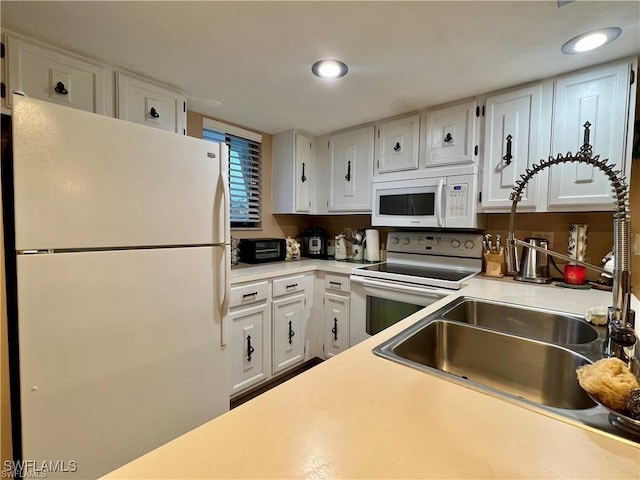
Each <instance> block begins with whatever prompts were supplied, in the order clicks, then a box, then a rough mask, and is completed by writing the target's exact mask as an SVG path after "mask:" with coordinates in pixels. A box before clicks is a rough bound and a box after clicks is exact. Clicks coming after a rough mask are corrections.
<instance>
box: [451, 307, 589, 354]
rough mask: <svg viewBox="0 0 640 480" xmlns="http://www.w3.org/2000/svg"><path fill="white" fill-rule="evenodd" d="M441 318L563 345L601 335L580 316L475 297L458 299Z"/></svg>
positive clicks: (586, 341)
mask: <svg viewBox="0 0 640 480" xmlns="http://www.w3.org/2000/svg"><path fill="white" fill-rule="evenodd" d="M441 317H442V318H444V319H447V320H455V321H458V322H464V323H468V324H471V325H477V326H479V327H485V328H490V329H492V330H498V331H500V332H506V333H512V334H514V335H519V336H523V337H527V338H533V339H536V340H541V341H543V342H550V343H556V344H563V345H575V344H583V343H589V342H593V341H594V340H596V339H597V338H598V331H597V330H596V329H595V328H593V327H592V326H591V325H589V324H588V323H587V322H585V321H584V317H580V316H578V315H571V314H568V313H561V312H554V311H551V310H544V309H540V308H524V307H519V306H515V305H510V304H506V303H500V302H492V301H488V300H479V299H476V298H468V297H462V298H461V299H458V301H457V302H455V303H454V304H452V306H451V308H449V309H448V310H446V311H444V312H442V315H441Z"/></svg>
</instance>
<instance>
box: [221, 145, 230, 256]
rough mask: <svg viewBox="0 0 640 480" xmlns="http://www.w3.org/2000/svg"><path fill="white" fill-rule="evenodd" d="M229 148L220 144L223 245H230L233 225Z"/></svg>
mask: <svg viewBox="0 0 640 480" xmlns="http://www.w3.org/2000/svg"><path fill="white" fill-rule="evenodd" d="M228 159H229V147H228V146H227V145H226V144H224V143H222V144H220V177H219V183H220V184H221V185H222V191H223V193H224V195H223V197H224V201H223V202H222V205H221V211H220V215H219V217H218V219H219V220H222V221H223V224H224V227H223V228H224V232H223V235H224V240H223V242H222V243H225V244H227V245H228V244H230V243H231V224H230V220H231V219H230V218H229V216H230V208H231V199H230V193H229V173H228V172H229V160H228Z"/></svg>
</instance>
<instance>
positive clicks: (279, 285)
mask: <svg viewBox="0 0 640 480" xmlns="http://www.w3.org/2000/svg"><path fill="white" fill-rule="evenodd" d="M298 292H304V275H295V276H292V277H285V278H277V279H275V280H274V281H273V297H274V298H275V297H281V296H283V295H289V294H291V293H298Z"/></svg>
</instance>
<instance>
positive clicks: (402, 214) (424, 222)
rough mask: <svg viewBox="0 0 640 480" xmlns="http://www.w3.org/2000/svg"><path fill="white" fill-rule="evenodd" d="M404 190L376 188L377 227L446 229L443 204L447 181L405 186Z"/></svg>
mask: <svg viewBox="0 0 640 480" xmlns="http://www.w3.org/2000/svg"><path fill="white" fill-rule="evenodd" d="M403 185H404V187H400V188H396V187H393V186H391V185H386V184H377V185H374V202H375V203H374V214H373V216H372V223H373V225H374V226H392V227H443V226H445V207H444V205H443V204H442V200H443V191H444V187H445V181H444V179H437V180H435V181H434V182H433V183H431V184H425V182H424V180H423V181H422V182H420V181H415V182H414V181H412V182H411V185H407V182H403Z"/></svg>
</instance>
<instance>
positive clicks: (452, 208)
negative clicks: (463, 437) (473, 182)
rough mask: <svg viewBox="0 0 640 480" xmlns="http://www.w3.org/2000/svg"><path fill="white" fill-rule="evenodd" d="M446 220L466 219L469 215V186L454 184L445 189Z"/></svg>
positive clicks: (466, 184)
mask: <svg viewBox="0 0 640 480" xmlns="http://www.w3.org/2000/svg"><path fill="white" fill-rule="evenodd" d="M446 196H447V199H446V208H447V214H446V216H447V218H451V217H466V216H467V215H469V212H468V205H469V184H468V183H454V184H451V185H447V188H446Z"/></svg>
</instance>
